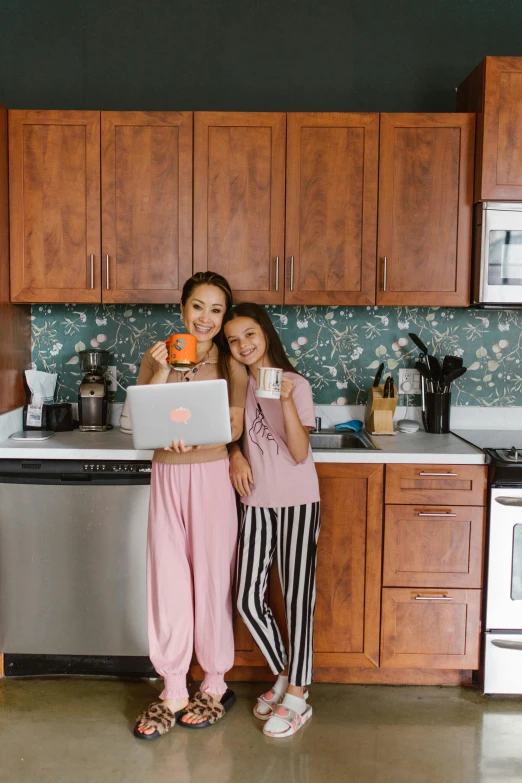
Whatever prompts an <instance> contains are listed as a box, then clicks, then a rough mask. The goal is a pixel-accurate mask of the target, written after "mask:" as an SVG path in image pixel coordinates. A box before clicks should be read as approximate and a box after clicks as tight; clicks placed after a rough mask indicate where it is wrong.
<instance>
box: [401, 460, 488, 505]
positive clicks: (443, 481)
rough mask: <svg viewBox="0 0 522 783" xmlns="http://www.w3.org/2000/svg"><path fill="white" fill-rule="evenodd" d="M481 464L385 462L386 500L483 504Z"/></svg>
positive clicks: (484, 493) (484, 485)
mask: <svg viewBox="0 0 522 783" xmlns="http://www.w3.org/2000/svg"><path fill="white" fill-rule="evenodd" d="M486 475H487V474H486V467H485V466H483V465H387V466H386V503H399V504H401V505H405V504H410V503H412V504H413V503H422V504H428V505H440V504H441V503H443V504H446V503H447V504H451V505H455V506H485V505H486Z"/></svg>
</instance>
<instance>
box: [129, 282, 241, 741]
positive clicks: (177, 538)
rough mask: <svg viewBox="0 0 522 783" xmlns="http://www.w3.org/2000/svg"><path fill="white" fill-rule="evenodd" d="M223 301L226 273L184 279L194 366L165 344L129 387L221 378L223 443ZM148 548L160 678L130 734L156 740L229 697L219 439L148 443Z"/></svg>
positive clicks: (233, 396)
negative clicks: (196, 684)
mask: <svg viewBox="0 0 522 783" xmlns="http://www.w3.org/2000/svg"><path fill="white" fill-rule="evenodd" d="M231 304H232V293H231V291H230V286H229V285H228V283H227V281H226V280H225V278H223V277H221V275H217V274H214V273H213V272H199V273H197V274H195V275H193V277H191V278H190V279H189V280H187V282H186V283H185V285H184V287H183V292H182V295H181V314H182V317H183V321H184V323H185V328H186V330H187V332H188V333H189V334H192V335H194V336H195V337H196V338H197V356H196V365H195V367H193V368H192V369H190V370H186V371H178V370H173V369H172V368H171V367H170V365H169V364H168V362H167V348H166V346H165V343H163V342H158V343H156V344H155V345H153V346H152V348H151V349H149V350H148V351H147V352H146V353H145V355H144V357H143V361H142V364H141V367H140V372H139V376H138V384H147V383H180V382H193V381H199V380H214V379H216V378H218V377H225V378H226V380H227V381H228V383H229V398H230V417H231V426H232V439H233V440H235V439H237V438H238V437H239V436H240V435H241V432H242V429H243V414H244V406H245V396H246V384H247V375H246V372H245V368H244V367H242V366H241V364H239V362H237V361H235V360H234V359H233V358H232V357H226V356H225V355H224V354H222V353H221V354H220V351H219V350H218V347H217V345H216V344H215V343H214V342H213V340H214V338H215V337H216V336H217V335H218V334H219V331H220V329H221V324H222V322H223V317H224V315H225V313H226V312H227V310H228V309H229V308H230V306H231ZM152 462H153V464H152V475H151V496H150V507H149V529H148V544H147V617H148V634H149V654H150V658H151V661H152V663H153V665H154V668H155V669H156V671H157V672H158V673H159V674H161V675H162V677H163V679H164V689H163V691H162V693H161V694H160V701H159V702H155V703H154V704H152V705H151V706H150V707H149V708H148V709H147V710H145V711H144V712H143V713H142V714H141V715H140V716H139V717H138V721H137V723H136V726H135V728H134V734H135V736H136V737H139V738H140V739H148V740H149V739H156V738H157V737H159V736H161V735H162V734H165V733H166V732H168V731H169V730H170V729H171V728H172V727H173V726H174V724H175V723H176V722H179V723H180V724H182V725H184V726H186V727H189V728H203V727H205V726H209V725H211V724H212V723H214V722H215V721H216V720H219V719H220V718H221V717H223V715H224V714H225V711H226V710H227V709H228V708H229V707H230V706H232V704H233V703H234V701H235V696H234V694H233V693H232V691H230V690H227V686H226V684H225V680H224V674H225V672H227V671H228V670H229V669H231V668H232V665H233V662H234V637H233V631H232V607H231V586H232V575H233V569H234V560H235V552H236V540H237V511H236V503H235V496H234V490H233V487H232V485H231V483H230V478H229V461H228V453H227V448H226V445H225V444H223V445H218V446H201V447H196V448H192V447H187V446H185V445H184V443H183V441H174V442H173V443H172V446H171V447H170V446H166V447H165V448H164V449H156V450H155V452H154V457H153V460H152ZM193 649H195V651H196V655H197V658H198V661H199V664H200V665H201V667H202V668H203V670H204V672H205V679H204V680H203V683H202V684H201V688H200V691H198V693H197V694H196V695H195V696H194V698H193V699H191V700H190V702H189V698H188V691H187V683H186V678H187V672H188V669H189V666H190V661H191V658H192V651H193Z"/></svg>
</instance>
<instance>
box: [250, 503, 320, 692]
mask: <svg viewBox="0 0 522 783" xmlns="http://www.w3.org/2000/svg"><path fill="white" fill-rule="evenodd" d="M319 528H320V504H319V502H317V503H306V504H305V505H303V506H290V507H289V508H257V507H255V506H245V505H242V506H241V532H240V534H239V544H238V566H237V589H238V600H237V604H238V609H239V613H240V614H241V617H242V618H243V620H244V621H245V623H246V624H247V626H248V628H249V630H250V633H251V634H252V636H253V637H254V639H255V641H256V642H257V644H258V646H259V648H260V650H261V652H262V653H263V655H264V656H265V658H266V660H267V662H268V665H269V666H270V668H271V669H272V671H273V673H274V674H280V673H281V672H282V671H283V669H284V668H285V666H286V664H287V663H288V664H289V666H288V680H289V682H290V684H291V685H298V686H299V685H309V684H310V683H311V682H312V658H313V636H314V634H313V629H314V609H315V568H316V562H317V539H318V537H319ZM276 547H277V564H278V566H279V578H280V580H281V587H282V589H283V597H284V602H285V614H286V622H287V627H288V640H289V648H290V649H289V655H288V659H287V655H286V652H285V649H284V646H283V641H282V639H281V634H280V632H279V629H278V627H277V625H276V622H275V620H274V616H273V614H272V612H271V610H270V607H269V606H267V604H266V603H265V593H266V587H267V582H268V575H269V572H270V566H271V564H272V560H273V559H274V554H275V550H276Z"/></svg>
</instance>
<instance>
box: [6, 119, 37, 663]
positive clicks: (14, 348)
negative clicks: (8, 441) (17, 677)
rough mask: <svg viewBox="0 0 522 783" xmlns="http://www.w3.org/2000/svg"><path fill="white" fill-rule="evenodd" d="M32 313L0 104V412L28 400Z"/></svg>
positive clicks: (16, 406)
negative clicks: (16, 288)
mask: <svg viewBox="0 0 522 783" xmlns="http://www.w3.org/2000/svg"><path fill="white" fill-rule="evenodd" d="M30 315H31V310H30V307H29V306H28V305H15V304H11V303H10V301H9V193H8V156H7V110H6V109H5V108H4V107H3V106H0V334H1V336H2V340H1V346H2V350H1V351H0V414H1V413H6V412H7V411H10V410H13V409H14V408H18V407H19V406H20V405H24V403H25V392H24V388H23V380H22V379H23V371H24V370H26V369H28V368H29V367H30V366H31V326H30V324H31V321H30ZM0 667H1V662H0Z"/></svg>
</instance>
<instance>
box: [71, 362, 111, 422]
mask: <svg viewBox="0 0 522 783" xmlns="http://www.w3.org/2000/svg"><path fill="white" fill-rule="evenodd" d="M78 356H79V357H80V365H81V368H82V372H83V373H84V376H83V380H82V382H81V384H80V391H79V392H78V418H79V421H80V432H105V430H108V429H109V386H108V383H107V380H106V378H105V372H106V371H107V367H108V366H109V358H110V353H109V351H103V350H100V349H98V348H92V349H91V350H85V351H79V353H78Z"/></svg>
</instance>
